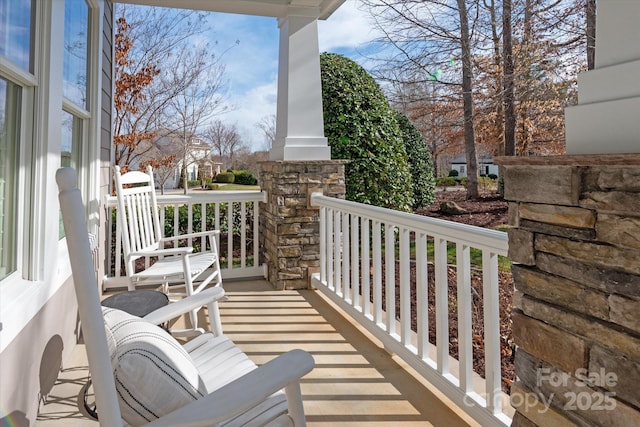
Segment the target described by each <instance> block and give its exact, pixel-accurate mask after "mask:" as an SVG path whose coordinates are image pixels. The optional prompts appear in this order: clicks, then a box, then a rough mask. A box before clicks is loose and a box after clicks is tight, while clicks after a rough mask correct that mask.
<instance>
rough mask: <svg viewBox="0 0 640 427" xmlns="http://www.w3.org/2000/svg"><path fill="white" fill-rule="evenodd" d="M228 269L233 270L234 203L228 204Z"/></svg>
mask: <svg viewBox="0 0 640 427" xmlns="http://www.w3.org/2000/svg"><path fill="white" fill-rule="evenodd" d="M227 224H228V226H227V228H228V231H227V268H228V269H232V268H233V202H229V203H227Z"/></svg>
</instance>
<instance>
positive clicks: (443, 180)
mask: <svg viewBox="0 0 640 427" xmlns="http://www.w3.org/2000/svg"><path fill="white" fill-rule="evenodd" d="M457 184H458V183H457V182H456V180H455V178H453V177H450V176H447V177H442V176H441V177H440V178H438V179H436V185H437V186H438V187H455V186H456V185H457Z"/></svg>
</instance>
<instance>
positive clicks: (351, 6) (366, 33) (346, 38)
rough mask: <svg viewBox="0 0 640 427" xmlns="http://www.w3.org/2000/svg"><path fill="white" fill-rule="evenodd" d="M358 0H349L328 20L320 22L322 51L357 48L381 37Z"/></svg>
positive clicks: (319, 32)
mask: <svg viewBox="0 0 640 427" xmlns="http://www.w3.org/2000/svg"><path fill="white" fill-rule="evenodd" d="M379 36H380V34H379V33H378V32H377V31H376V30H375V29H374V28H373V25H372V23H371V17H370V16H369V14H368V12H367V11H366V10H364V9H363V6H362V5H361V4H360V2H359V1H358V0H347V1H345V2H344V4H343V5H342V6H340V8H339V9H338V10H337V11H335V12H334V14H333V15H331V16H330V17H329V19H327V20H326V21H319V22H318V37H319V42H320V51H321V52H324V51H335V50H336V49H339V48H357V47H360V46H362V45H365V44H367V43H369V42H371V41H372V40H374V39H376V38H377V37H379Z"/></svg>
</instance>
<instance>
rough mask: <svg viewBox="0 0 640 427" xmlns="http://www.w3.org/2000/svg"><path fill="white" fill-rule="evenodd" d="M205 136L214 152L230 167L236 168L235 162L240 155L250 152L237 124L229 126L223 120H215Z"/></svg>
mask: <svg viewBox="0 0 640 427" xmlns="http://www.w3.org/2000/svg"><path fill="white" fill-rule="evenodd" d="M204 135H205V139H206V140H207V142H208V143H209V144H210V145H211V147H212V148H213V152H214V153H215V154H216V155H217V156H218V157H219V158H220V160H221V161H225V162H226V163H227V165H228V166H229V167H234V166H235V165H234V162H235V159H236V157H237V156H238V155H240V154H241V153H242V152H246V151H248V147H247V144H246V143H245V142H244V141H243V140H242V137H241V136H240V133H239V132H238V126H237V125H236V124H232V125H228V124H226V123H224V122H223V121H222V120H215V121H214V122H213V123H212V124H211V125H210V126H209V127H208V128H207V130H206V131H205V134H204Z"/></svg>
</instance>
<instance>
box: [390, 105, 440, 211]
mask: <svg viewBox="0 0 640 427" xmlns="http://www.w3.org/2000/svg"><path fill="white" fill-rule="evenodd" d="M396 120H397V121H398V125H399V126H400V131H401V132H402V141H403V142H404V149H405V151H406V152H407V160H408V161H409V169H410V171H411V183H412V185H413V209H414V210H416V209H419V208H422V207H425V206H429V205H430V204H431V203H433V200H434V198H435V187H436V183H435V179H434V176H433V162H432V161H431V152H430V151H429V150H428V149H427V144H426V143H425V141H424V138H423V137H422V134H421V133H420V131H419V130H418V129H417V128H416V127H415V126H414V124H413V123H411V120H409V117H407V115H406V114H404V113H402V112H400V111H397V112H396Z"/></svg>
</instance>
